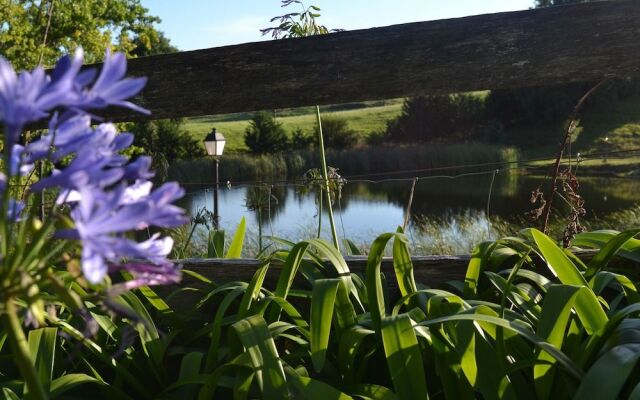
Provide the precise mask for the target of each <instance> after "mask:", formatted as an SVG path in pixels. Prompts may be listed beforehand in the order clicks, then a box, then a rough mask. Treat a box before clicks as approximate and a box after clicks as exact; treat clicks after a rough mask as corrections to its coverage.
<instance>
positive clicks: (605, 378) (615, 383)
mask: <svg viewBox="0 0 640 400" xmlns="http://www.w3.org/2000/svg"><path fill="white" fill-rule="evenodd" d="M638 359H640V344H638V343H628V344H624V345H621V346H616V347H614V348H612V349H611V350H609V351H608V352H606V353H605V354H604V355H603V356H602V357H600V359H598V361H597V362H596V363H595V364H594V365H593V366H592V367H591V368H590V369H589V370H588V371H587V373H586V375H585V376H584V379H582V383H581V384H580V386H579V387H578V391H577V392H576V395H575V397H574V399H615V398H619V394H620V391H621V390H622V388H623V386H624V385H625V383H626V381H627V379H628V378H629V376H630V375H631V373H632V372H633V370H634V368H635V367H636V365H637V364H638Z"/></svg>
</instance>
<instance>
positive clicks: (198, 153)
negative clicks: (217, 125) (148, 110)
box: [127, 119, 206, 164]
mask: <svg viewBox="0 0 640 400" xmlns="http://www.w3.org/2000/svg"><path fill="white" fill-rule="evenodd" d="M127 129H128V130H129V131H130V132H131V133H133V134H134V141H133V144H134V145H135V146H138V147H141V148H143V149H144V151H145V152H146V153H147V154H150V155H154V156H156V155H157V156H159V157H160V158H164V159H165V160H166V161H167V162H168V163H169V164H172V163H173V162H174V161H177V160H192V159H195V158H199V157H203V156H205V155H206V153H205V151H204V147H203V145H202V143H200V142H199V141H198V140H196V139H194V138H193V137H192V136H191V135H190V134H189V131H187V130H186V129H185V127H184V120H183V119H161V120H157V121H146V122H139V123H134V124H129V126H128V127H127ZM160 155H161V156H160Z"/></svg>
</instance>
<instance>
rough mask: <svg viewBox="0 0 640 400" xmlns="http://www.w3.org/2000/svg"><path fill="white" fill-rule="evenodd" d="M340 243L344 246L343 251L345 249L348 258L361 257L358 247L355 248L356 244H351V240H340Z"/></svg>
mask: <svg viewBox="0 0 640 400" xmlns="http://www.w3.org/2000/svg"><path fill="white" fill-rule="evenodd" d="M342 242H343V244H344V247H345V249H347V254H349V255H350V256H360V255H362V252H361V251H360V249H359V248H358V246H356V244H355V243H353V242H352V241H351V240H349V239H346V238H345V239H342Z"/></svg>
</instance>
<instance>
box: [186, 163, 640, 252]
mask: <svg viewBox="0 0 640 400" xmlns="http://www.w3.org/2000/svg"><path fill="white" fill-rule="evenodd" d="M580 182H581V187H580V194H581V195H582V196H583V197H584V199H585V200H586V209H587V215H586V216H585V222H586V224H587V225H591V226H595V227H607V225H608V224H609V225H611V224H612V223H617V224H621V225H625V224H627V225H629V224H630V225H633V224H636V223H637V222H638V221H637V219H636V220H629V215H637V213H635V212H632V213H631V214H629V210H632V209H635V207H636V204H637V203H639V202H640V197H639V196H638V194H639V193H640V181H639V180H633V179H621V178H582V179H581V181H580ZM411 183H412V182H411V181H410V180H407V181H401V182H386V183H377V184H374V183H357V182H350V183H348V184H346V185H345V186H344V188H343V196H342V198H341V200H340V202H339V203H338V204H336V206H335V207H334V211H335V214H336V221H337V224H338V233H339V235H340V236H343V237H348V238H349V239H351V240H353V241H354V242H356V243H359V244H366V243H370V242H371V241H372V240H373V239H374V238H375V237H376V236H377V235H378V234H380V233H383V232H388V231H392V230H395V229H396V227H397V226H398V225H401V224H402V223H403V219H404V212H405V208H406V206H407V202H408V199H409V195H410V191H411ZM490 183H491V176H486V175H485V176H477V177H464V178H459V179H449V178H434V179H428V180H423V181H419V182H418V183H417V185H416V188H415V194H414V200H413V204H412V212H411V215H412V218H411V224H410V225H411V226H410V229H409V232H408V233H409V235H410V236H411V237H412V239H413V240H414V243H415V245H414V247H415V249H417V250H418V251H419V252H420V253H423V254H426V253H431V252H433V251H436V250H437V249H439V248H441V249H444V248H445V247H447V246H448V248H446V249H445V250H446V252H450V253H451V252H452V253H460V252H468V251H469V249H470V246H471V245H472V244H474V243H478V242H479V241H481V240H485V239H492V238H495V237H497V236H500V235H503V234H505V233H511V232H509V231H515V230H517V229H519V228H520V227H522V226H525V225H529V224H530V223H529V222H527V221H526V220H525V218H524V214H525V213H526V212H527V211H529V210H530V209H531V205H530V204H529V202H528V201H529V198H530V194H531V191H532V190H534V189H535V188H537V187H538V186H540V185H541V184H543V183H545V181H544V178H540V177H532V176H524V175H515V174H510V175H508V174H504V175H501V174H498V175H497V176H496V178H495V182H494V184H493V190H492V192H491V198H489V186H490ZM545 187H546V186H543V188H545ZM219 200H220V214H221V219H220V221H221V226H222V227H223V228H224V229H226V230H233V229H234V227H235V225H236V224H237V223H238V221H239V220H240V219H241V217H243V216H244V217H246V218H247V225H248V227H249V231H250V232H254V234H256V233H257V231H258V227H260V228H261V229H262V231H263V233H264V234H267V235H275V236H280V237H284V238H287V239H290V240H300V239H303V238H308V237H313V236H314V235H315V232H316V229H317V222H318V221H317V218H318V209H317V202H316V199H315V195H314V194H313V193H311V194H308V195H301V194H300V193H299V191H298V190H297V188H296V187H295V186H282V185H279V186H272V187H266V186H260V187H257V188H256V187H253V188H252V187H237V188H234V187H231V188H230V189H223V190H222V191H221V192H220V199H219ZM212 202H213V200H212V196H211V192H207V191H206V190H205V188H198V189H192V190H191V193H190V194H189V195H188V196H186V197H185V199H183V200H182V206H183V207H185V208H186V209H188V210H192V211H195V210H197V209H199V208H200V207H203V206H206V207H207V208H212ZM488 202H489V212H490V217H489V218H487V215H486V210H487V203H488ZM556 204H558V205H559V206H560V207H562V202H561V201H557V202H556ZM625 210H626V214H625ZM322 217H323V223H322V225H323V233H322V236H323V237H325V238H329V237H330V235H329V231H328V229H327V228H328V227H327V225H328V221H327V218H326V213H323V215H322ZM612 218H620V220H619V221H616V222H610V220H611V219H612ZM623 227H624V226H619V228H623ZM445 250H442V251H445Z"/></svg>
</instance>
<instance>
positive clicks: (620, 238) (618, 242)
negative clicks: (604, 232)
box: [585, 229, 640, 279]
mask: <svg viewBox="0 0 640 400" xmlns="http://www.w3.org/2000/svg"><path fill="white" fill-rule="evenodd" d="M638 233H640V229H631V230H628V231H625V232H622V233H620V234H618V235H616V236H615V237H613V238H612V239H611V240H609V241H608V242H607V244H605V245H604V247H603V248H602V249H601V250H600V251H599V252H598V254H596V255H595V256H594V257H593V258H592V259H591V262H589V268H588V269H587V272H586V273H585V277H586V278H587V279H589V278H591V277H592V276H593V275H595V274H596V273H597V272H598V271H600V270H601V269H602V268H604V267H605V266H606V265H607V264H608V263H609V261H610V260H611V258H613V256H615V255H616V254H617V253H618V251H619V250H620V249H621V248H622V247H623V246H624V245H625V244H626V243H627V242H628V241H629V240H631V239H633V238H634V237H635V236H636V235H637V234H638Z"/></svg>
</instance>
